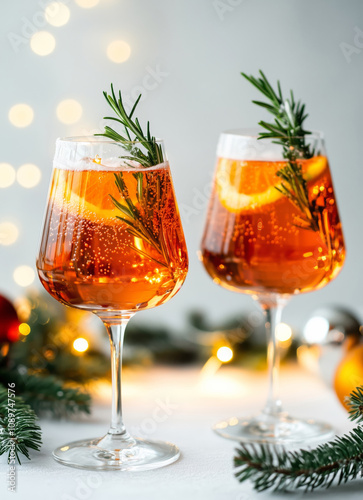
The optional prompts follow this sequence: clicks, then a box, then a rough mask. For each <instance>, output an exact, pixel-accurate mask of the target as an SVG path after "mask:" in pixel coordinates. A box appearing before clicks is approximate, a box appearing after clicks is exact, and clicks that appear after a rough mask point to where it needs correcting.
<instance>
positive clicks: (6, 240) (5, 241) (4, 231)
mask: <svg viewBox="0 0 363 500" xmlns="http://www.w3.org/2000/svg"><path fill="white" fill-rule="evenodd" d="M18 236H19V230H18V228H17V227H16V225H15V224H13V223H12V222H2V223H1V224H0V245H4V246H8V245H12V244H13V243H15V242H16V240H17V239H18Z"/></svg>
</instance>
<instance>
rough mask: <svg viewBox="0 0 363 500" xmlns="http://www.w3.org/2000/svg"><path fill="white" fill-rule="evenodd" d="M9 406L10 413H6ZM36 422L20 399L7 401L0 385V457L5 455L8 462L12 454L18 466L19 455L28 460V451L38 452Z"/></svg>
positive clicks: (38, 441)
mask: <svg viewBox="0 0 363 500" xmlns="http://www.w3.org/2000/svg"><path fill="white" fill-rule="evenodd" d="M9 401H10V402H9ZM9 404H10V405H11V409H12V410H13V411H11V412H9V411H8V410H9ZM12 418H13V419H14V420H13V422H12V421H11V419H12ZM9 420H10V422H9ZM36 421H37V416H36V414H35V412H34V410H33V409H32V408H31V407H30V406H29V405H28V404H26V403H25V402H24V400H23V399H22V398H21V397H15V398H11V399H10V400H9V399H8V389H7V388H6V387H4V386H2V385H0V455H3V454H4V453H7V455H8V462H10V461H11V459H12V454H14V455H15V457H16V459H17V461H18V463H19V464H20V463H21V461H20V456H19V455H21V454H22V455H24V456H25V457H26V458H28V459H30V455H29V450H36V451H39V450H40V446H41V443H42V440H41V429H40V427H39V425H38V424H37V423H36Z"/></svg>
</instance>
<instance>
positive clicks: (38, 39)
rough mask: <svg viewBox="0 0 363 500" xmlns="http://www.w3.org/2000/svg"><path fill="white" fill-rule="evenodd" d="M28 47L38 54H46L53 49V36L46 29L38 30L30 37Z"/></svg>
mask: <svg viewBox="0 0 363 500" xmlns="http://www.w3.org/2000/svg"><path fill="white" fill-rule="evenodd" d="M30 48H31V49H32V51H33V52H34V53H35V54H37V55H38V56H48V55H49V54H51V53H52V52H53V50H54V49H55V38H54V36H53V35H52V34H51V33H49V32H48V31H38V32H37V33H34V35H33V36H32V37H31V39H30Z"/></svg>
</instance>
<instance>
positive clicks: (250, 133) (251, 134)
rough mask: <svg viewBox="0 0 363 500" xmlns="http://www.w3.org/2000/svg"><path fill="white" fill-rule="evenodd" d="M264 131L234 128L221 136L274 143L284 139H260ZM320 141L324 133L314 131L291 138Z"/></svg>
mask: <svg viewBox="0 0 363 500" xmlns="http://www.w3.org/2000/svg"><path fill="white" fill-rule="evenodd" d="M263 131H264V129H262V128H257V127H252V128H234V129H227V130H223V132H221V134H220V135H221V136H222V135H228V136H233V137H243V138H246V139H258V140H260V141H264V140H265V141H274V140H278V139H280V138H281V139H283V137H282V136H281V137H276V138H271V137H266V138H264V139H259V134H260V133H261V132H263ZM265 132H266V133H268V131H267V130H266V131H265ZM309 138H311V139H320V140H323V139H324V134H323V132H322V131H320V130H312V131H311V133H310V134H306V135H305V136H302V135H300V136H299V135H296V136H291V139H309Z"/></svg>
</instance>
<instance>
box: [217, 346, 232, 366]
mask: <svg viewBox="0 0 363 500" xmlns="http://www.w3.org/2000/svg"><path fill="white" fill-rule="evenodd" d="M217 358H218V359H219V361H222V363H228V361H231V359H232V358H233V351H232V349H231V348H230V347H228V346H226V345H224V346H222V347H220V348H219V349H218V351H217Z"/></svg>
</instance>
